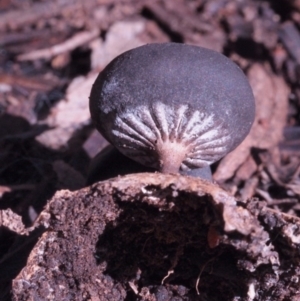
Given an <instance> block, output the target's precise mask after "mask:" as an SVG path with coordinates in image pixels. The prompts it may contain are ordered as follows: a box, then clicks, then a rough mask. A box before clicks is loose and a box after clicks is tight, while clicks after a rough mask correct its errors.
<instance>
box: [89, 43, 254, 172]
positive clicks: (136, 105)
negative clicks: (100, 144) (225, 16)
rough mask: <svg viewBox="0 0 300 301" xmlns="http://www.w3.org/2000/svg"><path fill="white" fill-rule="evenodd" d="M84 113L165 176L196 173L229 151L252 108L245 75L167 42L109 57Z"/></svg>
mask: <svg viewBox="0 0 300 301" xmlns="http://www.w3.org/2000/svg"><path fill="white" fill-rule="evenodd" d="M90 111H91V116H92V119H93V121H94V122H95V125H96V127H97V129H98V130H99V131H100V132H101V133H102V134H103V135H104V137H106V138H107V140H108V141H110V142H111V143H112V144H113V145H114V146H115V147H117V148H118V149H119V150H120V151H121V152H122V153H123V154H125V155H127V156H128V157H131V158H132V159H133V160H136V161H138V162H140V163H142V164H144V165H146V166H150V167H154V168H158V169H160V170H163V171H167V172H168V171H176V170H177V171H178V168H180V169H182V170H189V169H194V168H201V167H203V166H206V165H209V164H211V163H213V162H215V161H217V160H219V159H220V158H222V157H223V156H224V155H226V154H227V153H228V152H230V151H231V150H233V149H234V148H235V147H236V146H237V145H238V144H240V143H241V141H242V140H243V139H244V138H245V136H246V135H247V134H248V132H249V130H250V128H251V125H252V123H253V120H254V115H255V105H254V97H253V93H252V90H251V88H250V85H249V83H248V81H247V78H246V77H245V75H244V74H243V72H242V71H241V69H240V68H239V67H238V66H237V65H236V64H234V63H233V62H232V61H231V60H229V59H228V58H226V57H225V56H224V55H222V54H220V53H218V52H215V51H212V50H209V49H205V48H201V47H197V46H190V45H184V44H176V43H165V44H148V45H144V46H141V47H138V48H135V49H132V50H130V51H127V52H125V53H123V54H121V55H120V56H118V57H117V58H115V59H114V60H113V61H112V62H111V63H110V64H109V65H108V66H107V67H106V68H105V69H104V70H103V71H102V72H101V73H100V74H99V76H98V78H97V79H96V81H95V83H94V85H93V88H92V91H91V96H90Z"/></svg>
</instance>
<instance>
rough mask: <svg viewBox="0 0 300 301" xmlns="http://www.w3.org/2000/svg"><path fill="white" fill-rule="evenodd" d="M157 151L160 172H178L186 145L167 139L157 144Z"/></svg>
mask: <svg viewBox="0 0 300 301" xmlns="http://www.w3.org/2000/svg"><path fill="white" fill-rule="evenodd" d="M157 152H158V156H159V162H160V172H162V173H179V169H180V165H181V163H182V161H183V160H184V159H185V156H186V153H187V148H186V146H184V145H182V144H180V143H177V142H171V141H167V142H163V143H161V144H159V145H158V147H157Z"/></svg>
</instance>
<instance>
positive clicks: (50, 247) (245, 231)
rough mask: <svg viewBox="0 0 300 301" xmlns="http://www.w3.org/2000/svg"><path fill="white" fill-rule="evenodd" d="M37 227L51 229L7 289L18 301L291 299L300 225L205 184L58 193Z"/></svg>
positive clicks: (159, 178)
mask: <svg viewBox="0 0 300 301" xmlns="http://www.w3.org/2000/svg"><path fill="white" fill-rule="evenodd" d="M38 225H43V226H44V227H46V229H47V230H46V232H45V233H44V234H43V236H42V237H41V239H40V240H39V241H38V243H37V244H36V246H35V248H34V249H33V251H32V252H31V254H30V257H29V260H28V263H27V265H26V267H25V268H24V269H23V270H22V271H21V273H20V274H19V275H18V276H17V277H16V279H15V280H14V281H13V295H14V300H18V301H21V300H34V299H36V298H37V299H38V300H53V299H54V300H69V299H71V300H87V299H90V300H116V301H117V300H128V299H126V298H128V296H131V297H132V300H162V299H161V298H160V295H161V293H160V292H162V291H163V292H164V294H163V295H165V296H168V298H169V299H171V298H172V296H180V298H181V299H178V300H200V299H199V296H198V294H197V293H199V294H200V295H205V296H207V297H208V298H209V300H220V296H222V300H237V299H235V298H239V300H249V298H250V297H251V298H250V300H269V299H268V298H269V297H270V296H271V295H273V294H274V293H276V294H284V295H285V296H288V297H290V299H291V298H292V297H295V296H296V294H297V285H296V282H295V281H294V280H295V279H296V278H297V277H300V269H299V256H295V255H294V256H288V257H286V256H285V254H292V253H293V252H295V251H296V249H297V248H298V247H299V243H298V241H299V234H298V229H299V228H300V222H299V220H298V219H297V218H296V217H291V216H288V215H282V214H281V213H279V212H276V211H274V210H270V209H268V208H265V205H264V203H262V202H258V201H257V200H255V199H253V200H251V201H247V202H239V201H238V200H237V199H235V198H234V197H232V196H230V195H229V194H228V193H226V192H225V191H224V190H222V189H221V188H219V187H218V186H216V185H214V184H212V183H210V182H207V181H204V180H200V179H196V178H191V177H185V176H179V175H163V174H159V173H143V174H134V175H128V176H124V177H118V178H114V179H111V180H108V181H105V182H99V183H97V184H94V185H92V186H91V187H87V188H84V189H81V190H79V191H76V192H70V191H60V192H58V193H57V194H56V195H55V196H54V197H53V199H52V200H51V201H50V202H49V203H48V205H47V207H46V208H45V210H44V211H43V212H42V214H41V215H40V217H39V218H38V221H37V224H36V226H38ZM279 258H280V260H279ZM287 266H288V268H287ZM291 276H293V278H291ZM292 279H294V280H292ZM297 279H298V278H297ZM220 284H222V285H220ZM283 284H285V285H283ZM249 296H250V297H249ZM169 299H164V300H169ZM176 300H177V299H176ZM273 300H274V299H273ZM278 300H279V299H278Z"/></svg>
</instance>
